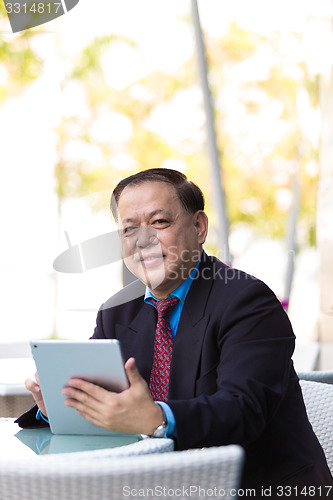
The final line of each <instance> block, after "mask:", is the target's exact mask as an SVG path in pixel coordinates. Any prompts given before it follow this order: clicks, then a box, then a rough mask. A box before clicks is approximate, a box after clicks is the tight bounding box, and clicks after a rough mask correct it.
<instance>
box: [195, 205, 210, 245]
mask: <svg viewBox="0 0 333 500" xmlns="http://www.w3.org/2000/svg"><path fill="white" fill-rule="evenodd" d="M193 222H194V226H195V228H196V231H197V236H198V243H199V245H203V244H204V243H205V241H206V237H207V232H208V217H207V215H206V214H205V212H203V211H202V210H198V211H197V212H195V214H193Z"/></svg>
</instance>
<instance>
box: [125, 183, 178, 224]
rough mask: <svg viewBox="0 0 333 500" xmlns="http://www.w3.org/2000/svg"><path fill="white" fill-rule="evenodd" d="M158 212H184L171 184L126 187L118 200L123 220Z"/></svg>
mask: <svg viewBox="0 0 333 500" xmlns="http://www.w3.org/2000/svg"><path fill="white" fill-rule="evenodd" d="M156 210H161V211H168V212H174V211H176V212H179V210H184V208H183V206H182V204H181V202H180V200H179V199H178V196H177V192H176V190H175V188H174V187H173V186H172V185H171V184H167V183H165V182H143V183H141V184H137V185H129V186H126V187H125V189H124V190H123V192H122V193H121V195H120V197H119V200H118V212H119V216H120V218H121V219H123V218H124V217H127V216H128V214H135V213H137V214H142V213H151V212H155V211H156Z"/></svg>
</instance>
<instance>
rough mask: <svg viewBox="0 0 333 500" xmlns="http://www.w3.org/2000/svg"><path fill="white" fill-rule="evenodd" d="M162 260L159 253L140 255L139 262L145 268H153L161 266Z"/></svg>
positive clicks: (161, 255) (162, 257)
mask: <svg viewBox="0 0 333 500" xmlns="http://www.w3.org/2000/svg"><path fill="white" fill-rule="evenodd" d="M163 259H164V255H163V254H161V253H158V254H151V255H142V254H141V255H140V258H139V262H141V263H142V264H144V265H145V266H153V265H156V264H161V262H162V261H163Z"/></svg>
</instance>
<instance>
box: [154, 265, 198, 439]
mask: <svg viewBox="0 0 333 500" xmlns="http://www.w3.org/2000/svg"><path fill="white" fill-rule="evenodd" d="M200 260H201V259H200ZM200 260H199V262H198V264H197V265H196V267H195V268H194V269H193V270H192V271H191V273H190V274H189V276H188V277H187V278H186V280H185V281H183V283H181V284H180V285H179V287H178V288H176V290H174V291H173V292H171V293H170V294H169V295H168V296H167V297H166V298H167V299H169V298H170V297H177V298H178V299H179V301H178V302H177V304H176V305H175V306H174V307H173V308H172V309H171V311H170V312H169V322H170V328H171V334H172V338H173V340H175V337H176V333H177V328H178V323H179V320H180V315H181V313H182V310H183V306H184V302H185V299H186V295H187V294H188V291H189V289H190V286H191V285H192V281H193V278H194V277H195V275H196V272H197V269H198V266H199V264H200ZM151 299H155V300H157V301H158V299H157V298H156V297H154V295H153V294H152V293H151V291H150V290H149V288H148V287H146V293H145V298H144V301H145V302H146V303H147V304H150V305H151V306H153V307H155V305H154V303H153V302H152V300H151ZM155 309H156V307H155ZM156 403H157V404H159V405H160V406H161V408H162V409H163V411H164V414H165V417H166V420H167V429H166V436H167V437H176V433H175V427H176V419H175V416H174V414H173V411H172V410H171V408H170V406H169V405H168V404H167V403H165V402H164V401H156Z"/></svg>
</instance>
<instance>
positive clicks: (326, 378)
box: [297, 370, 333, 384]
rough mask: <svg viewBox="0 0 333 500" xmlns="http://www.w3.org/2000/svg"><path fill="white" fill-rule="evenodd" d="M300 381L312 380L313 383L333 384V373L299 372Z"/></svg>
mask: <svg viewBox="0 0 333 500" xmlns="http://www.w3.org/2000/svg"><path fill="white" fill-rule="evenodd" d="M297 375H298V378H299V379H300V380H311V381H313V382H322V383H324V384H333V371H320V370H319V371H311V372H298V373H297Z"/></svg>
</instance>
